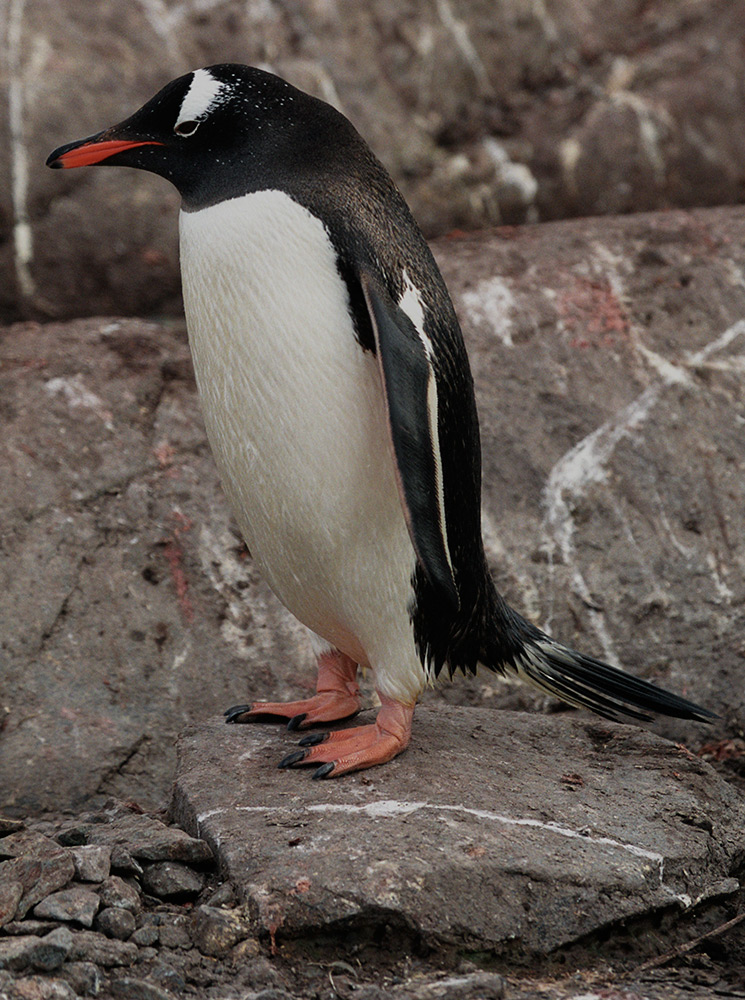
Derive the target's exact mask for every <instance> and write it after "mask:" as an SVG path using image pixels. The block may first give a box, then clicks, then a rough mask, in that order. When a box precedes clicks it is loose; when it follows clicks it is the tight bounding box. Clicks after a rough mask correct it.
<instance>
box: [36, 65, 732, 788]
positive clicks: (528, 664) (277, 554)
mask: <svg viewBox="0 0 745 1000" xmlns="http://www.w3.org/2000/svg"><path fill="white" fill-rule="evenodd" d="M47 164H48V166H50V167H55V168H71V167H82V166H86V165H91V164H103V165H106V166H128V167H135V168H137V169H140V170H147V171H150V172H152V173H155V174H159V175H160V176H161V177H165V178H166V179H167V180H169V181H170V182H171V183H172V184H174V185H175V187H176V188H177V189H178V191H179V193H180V195H181V199H182V207H181V212H180V216H179V235H180V255H181V275H182V284H183V296H184V307H185V313H186V322H187V329H188V336H189V343H190V348H191V353H192V357H193V361H194V371H195V375H196V381H197V387H198V391H199V396H200V400H201V406H202V411H203V415H204V422H205V426H206V430H207V436H208V439H209V442H210V446H211V449H212V452H213V454H214V457H215V460H216V463H217V466H218V470H219V473H220V477H221V480H222V483H223V486H224V489H225V493H226V495H227V498H228V500H229V503H230V506H231V508H232V510H233V513H234V515H235V517H236V519H237V522H238V525H239V527H240V530H241V532H242V534H243V536H244V538H245V540H246V542H247V544H248V547H249V550H250V552H251V554H252V557H253V559H254V560H255V562H256V563H257V565H258V567H259V569H260V571H261V573H262V574H263V576H264V577H265V579H266V580H267V581H268V583H269V585H270V587H271V588H272V590H273V591H274V593H275V594H276V595H277V597H278V598H279V600H280V601H281V602H282V603H283V604H284V605H285V607H287V608H288V609H289V610H290V611H291V612H292V613H293V614H294V615H295V616H296V617H297V618H298V619H299V620H300V621H301V622H303V623H304V624H305V625H306V626H307V627H308V628H309V629H310V630H311V633H312V635H313V647H314V652H315V655H316V657H317V663H318V677H317V685H316V694H315V695H314V696H313V697H311V698H306V699H303V700H299V701H291V702H287V703H281V702H256V703H253V704H250V705H236V706H234V707H232V708H229V709H228V710H227V712H226V713H225V718H226V721H227V722H229V723H239V722H249V721H257V720H265V719H274V720H283V721H286V723H287V728H288V729H290V730H291V731H294V730H301V729H306V728H308V727H311V726H313V727H318V726H319V725H321V726H323V727H328V724H330V723H334V722H337V721H339V720H342V719H346V718H348V717H351V716H353V715H356V714H357V713H358V712H359V711H360V708H361V705H360V692H359V687H358V684H357V672H358V670H359V668H360V667H362V668H368V669H369V670H370V671H371V672H372V676H373V679H374V684H375V689H376V692H377V695H378V697H379V700H380V708H379V710H378V713H377V717H376V719H375V722H374V723H372V724H369V725H362V726H351V727H349V728H344V729H336V730H333V729H331V730H329V729H328V728H324V729H322V730H318V729H315V730H314V731H313V732H311V733H310V734H308V735H306V736H305V737H304V738H303V739H301V740H300V743H299V745H298V748H297V749H296V750H294V751H293V752H292V753H290V754H288V755H287V756H285V757H284V758H283V759H282V761H281V762H280V764H279V766H280V767H282V768H294V767H297V766H301V765H312V766H313V767H314V771H313V777H314V778H326V777H338V776H339V775H343V774H346V773H348V772H351V771H356V770H360V769H362V768H368V767H372V766H373V765H377V764H383V763H385V762H387V761H390V760H391V759H392V758H394V757H395V756H396V755H397V754H400V753H401V752H402V751H403V750H404V749H405V748H406V747H407V745H408V743H409V741H410V738H411V728H412V719H413V714H414V707H415V705H416V702H417V700H418V698H419V696H420V694H421V693H422V691H423V690H424V688H425V686H426V685H427V684H428V683H430V682H433V681H434V680H435V679H436V678H437V677H438V676H439V675H440V674H441V673H442V672H443V670H444V671H446V672H447V673H449V674H450V676H451V677H452V676H453V675H454V673H455V672H456V671H462V672H463V673H464V674H471V673H475V672H476V670H477V667H479V666H480V665H481V666H485V667H487V668H489V669H490V670H493V671H495V672H496V673H499V674H505V673H510V674H514V675H517V676H518V677H520V678H522V679H524V680H525V681H528V682H530V683H531V684H533V685H535V686H536V687H538V688H539V689H541V690H542V691H544V692H548V693H549V694H551V695H554V696H556V697H557V698H559V699H561V700H563V701H565V702H567V703H569V704H570V705H574V706H578V707H582V708H588V709H591V710H592V711H593V712H595V713H597V714H598V715H601V716H604V717H605V718H608V719H613V720H619V719H622V718H624V717H625V718H631V719H634V720H637V721H648V720H650V719H651V713H661V714H663V715H668V716H676V717H679V718H682V719H694V720H698V721H701V722H706V721H708V720H710V719H712V718H714V717H715V716H714V715H713V713H711V712H709V711H708V710H706V709H704V708H701V707H699V706H697V705H695V704H693V703H692V702H690V701H688V700H686V699H684V698H682V697H679V696H678V695H675V694H672V693H669V692H667V691H665V690H663V689H661V688H659V687H657V686H655V685H653V684H651V683H649V682H647V681H645V680H642V679H639V678H637V677H634V676H632V675H631V674H628V673H626V672H624V671H622V670H620V669H617V668H615V667H613V666H610V665H608V664H606V663H603V662H601V661H600V660H598V659H595V658H594V657H592V656H589V655H585V654H583V653H580V652H576V651H574V650H573V649H570V648H569V647H567V646H565V645H563V644H562V643H561V642H560V641H558V640H557V639H554V638H552V637H550V636H549V635H548V634H546V633H545V632H543V631H542V630H541V629H539V628H538V627H537V626H536V625H534V624H532V623H531V622H529V621H527V620H526V619H525V618H523V617H522V616H521V615H519V614H518V613H517V612H516V611H515V610H513V609H512V608H511V607H510V606H509V605H508V604H507V603H506V601H505V600H504V599H503V598H502V596H501V595H500V594H499V592H498V591H497V589H496V587H495V585H494V582H493V580H492V578H491V576H490V574H489V570H488V567H487V561H486V556H485V553H484V546H483V541H482V536H481V515H480V504H481V451H480V442H479V424H478V417H477V412H476V403H475V397H474V387H473V380H472V376H471V371H470V367H469V362H468V357H467V354H466V349H465V346H464V341H463V337H462V334H461V330H460V326H459V324H458V319H457V317H456V314H455V310H454V308H453V304H452V302H451V300H450V296H449V294H448V291H447V289H446V287H445V283H444V281H443V278H442V276H441V274H440V272H439V270H438V267H437V265H436V263H435V260H434V258H433V256H432V253H431V251H430V249H429V247H428V245H427V243H426V241H425V239H424V237H423V235H422V233H421V232H420V230H419V228H418V226H417V224H416V222H415V221H414V218H413V216H412V215H411V212H410V211H409V209H408V207H407V205H406V203H405V201H404V199H403V197H402V196H401V194H400V193H399V191H398V190H397V188H396V186H395V185H394V183H393V181H392V179H391V178H390V176H389V175H388V173H387V172H386V170H385V169H384V167H383V166H382V165H381V163H380V162H379V161H378V160H377V159H376V158H375V156H374V155H373V153H372V152H371V150H370V148H369V147H368V146H367V144H366V143H365V142H364V140H363V139H362V138H361V136H360V135H359V134H358V132H357V131H356V130H355V128H354V127H353V126H352V124H351V123H350V122H349V121H348V120H347V119H346V118H345V117H344V116H343V115H342V114H341V113H340V112H339V111H337V110H335V109H334V108H333V107H331V106H330V105H328V104H326V103H324V102H323V101H320V100H318V99H316V98H315V97H312V96H310V95H308V94H306V93H303V92H302V91H300V90H297V89H296V88H295V87H293V86H291V85H290V84H289V83H287V82H285V81H284V80H282V79H280V78H279V77H277V76H275V75H273V74H271V73H268V72H264V71H263V70H260V69H257V68H253V67H249V66H243V65H237V64H219V65H214V66H209V67H207V68H203V69H197V70H195V71H193V72H190V73H187V74H185V75H184V76H181V77H179V78H178V79H177V80H173V81H172V82H171V83H169V84H167V85H166V86H165V87H163V89H162V90H161V91H160V92H159V93H157V94H156V95H155V96H154V97H153V98H152V99H151V100H149V101H148V102H147V103H146V104H145V105H144V106H143V107H141V108H140V109H139V110H138V111H136V112H135V113H134V114H133V115H132V116H131V117H129V118H127V119H126V120H125V121H122V122H121V123H120V124H118V125H114V126H112V127H111V128H107V129H105V130H104V131H102V132H98V133H96V134H95V135H91V136H88V137H87V138H84V139H80V140H77V141H75V142H70V143H68V144H66V145H63V146H60V147H59V148H58V149H55V150H54V152H53V153H52V154H51V155H50V156H49V158H48V160H47Z"/></svg>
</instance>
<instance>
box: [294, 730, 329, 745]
mask: <svg viewBox="0 0 745 1000" xmlns="http://www.w3.org/2000/svg"><path fill="white" fill-rule="evenodd" d="M330 735H331V734H330V733H310V734H309V735H308V736H303V738H302V739H301V740H298V746H299V747H317V746H318V744H319V743H323V742H324V741H325V740H327V739H328V738H329V736H330Z"/></svg>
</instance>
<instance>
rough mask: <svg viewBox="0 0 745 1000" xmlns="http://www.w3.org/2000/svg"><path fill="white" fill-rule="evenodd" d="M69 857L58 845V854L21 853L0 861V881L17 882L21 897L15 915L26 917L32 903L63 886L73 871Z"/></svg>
mask: <svg viewBox="0 0 745 1000" xmlns="http://www.w3.org/2000/svg"><path fill="white" fill-rule="evenodd" d="M74 870H75V869H74V865H73V863H72V858H71V857H70V856H69V855H68V854H67V853H66V852H65V851H64V850H62V848H59V853H57V854H54V855H49V856H47V857H34V856H33V855H31V856H29V855H24V856H23V857H20V858H13V859H12V860H10V861H3V862H2V863H1V864H0V882H3V881H5V880H6V879H7V881H9V882H20V883H21V885H22V886H23V896H22V897H21V901H20V903H19V904H18V906H17V909H16V917H17V918H18V919H21V918H23V917H25V916H26V914H27V913H28V911H29V910H30V909H31V907H32V906H35V905H36V904H37V903H38V902H39V901H40V900H42V899H44V897H45V896H48V895H49V894H50V893H52V892H55V891H56V890H57V889H61V888H62V887H63V886H65V885H67V883H68V882H69V881H70V879H71V878H72V876H73V873H74Z"/></svg>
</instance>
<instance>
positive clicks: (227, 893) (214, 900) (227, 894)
mask: <svg viewBox="0 0 745 1000" xmlns="http://www.w3.org/2000/svg"><path fill="white" fill-rule="evenodd" d="M207 905H208V906H235V889H234V888H233V886H232V885H231V884H230V882H223V884H222V885H220V886H218V887H217V889H215V891H214V892H213V893H212V895H211V896H210V898H209V899H208V900H207Z"/></svg>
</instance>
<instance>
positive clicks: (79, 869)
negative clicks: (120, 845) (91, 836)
mask: <svg viewBox="0 0 745 1000" xmlns="http://www.w3.org/2000/svg"><path fill="white" fill-rule="evenodd" d="M70 854H71V855H72V860H73V863H74V865H75V877H76V878H78V879H80V881H81V882H103V880H104V879H105V878H108V876H109V872H110V871H111V848H110V847H105V846H102V845H96V844H87V845H83V846H80V847H72V848H70Z"/></svg>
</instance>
